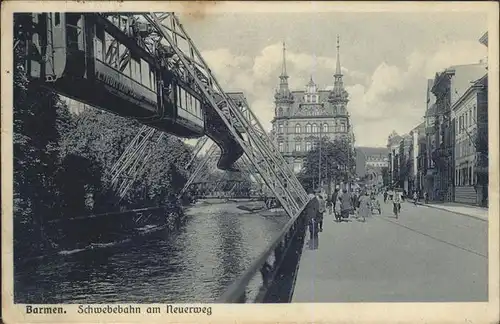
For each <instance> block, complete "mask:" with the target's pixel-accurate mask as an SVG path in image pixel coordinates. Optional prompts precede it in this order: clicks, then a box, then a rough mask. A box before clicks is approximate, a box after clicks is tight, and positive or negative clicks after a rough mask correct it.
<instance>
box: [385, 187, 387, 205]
mask: <svg viewBox="0 0 500 324" xmlns="http://www.w3.org/2000/svg"><path fill="white" fill-rule="evenodd" d="M385 203H387V190H385V191H384V204H385Z"/></svg>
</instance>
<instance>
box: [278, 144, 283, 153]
mask: <svg viewBox="0 0 500 324" xmlns="http://www.w3.org/2000/svg"><path fill="white" fill-rule="evenodd" d="M283 147H284V144H283V142H279V143H278V150H279V151H280V152H283Z"/></svg>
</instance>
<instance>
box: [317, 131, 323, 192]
mask: <svg viewBox="0 0 500 324" xmlns="http://www.w3.org/2000/svg"><path fill="white" fill-rule="evenodd" d="M321 135H322V127H321V125H320V126H319V163H318V167H319V172H318V189H320V190H321Z"/></svg>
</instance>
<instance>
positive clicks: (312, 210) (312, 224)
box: [307, 192, 319, 240]
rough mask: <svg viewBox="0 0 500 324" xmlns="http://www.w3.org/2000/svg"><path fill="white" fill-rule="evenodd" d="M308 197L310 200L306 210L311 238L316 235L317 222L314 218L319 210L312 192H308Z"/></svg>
mask: <svg viewBox="0 0 500 324" xmlns="http://www.w3.org/2000/svg"><path fill="white" fill-rule="evenodd" d="M309 197H310V198H311V202H310V205H309V207H308V210H307V225H308V227H309V238H310V239H311V240H313V239H314V238H316V237H317V236H318V223H317V221H316V218H317V215H318V210H319V201H318V198H316V196H315V195H314V194H313V193H312V192H311V193H310V194H309Z"/></svg>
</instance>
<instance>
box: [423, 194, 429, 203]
mask: <svg viewBox="0 0 500 324" xmlns="http://www.w3.org/2000/svg"><path fill="white" fill-rule="evenodd" d="M424 201H425V203H426V204H428V203H429V193H428V192H427V191H426V192H424Z"/></svg>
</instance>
